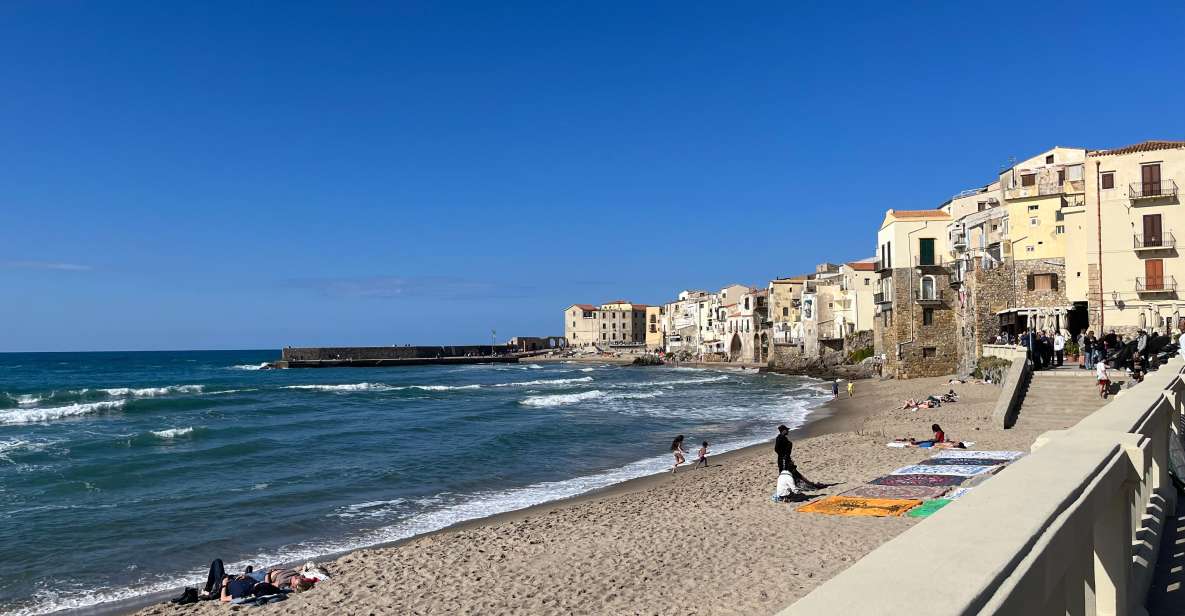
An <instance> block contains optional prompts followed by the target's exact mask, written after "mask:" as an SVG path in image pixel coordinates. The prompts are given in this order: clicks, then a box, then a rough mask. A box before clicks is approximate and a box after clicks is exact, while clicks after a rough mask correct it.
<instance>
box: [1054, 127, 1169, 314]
mask: <svg viewBox="0 0 1185 616" xmlns="http://www.w3.org/2000/svg"><path fill="white" fill-rule="evenodd" d="M1085 166H1086V169H1085V173H1084V191H1083V193H1084V196H1083V199H1082V201H1083V203H1082V204H1081V205H1080V206H1078V207H1077V208H1076V209H1074V210H1073V211H1071V212H1070V213H1068V214H1067V215H1066V219H1067V220H1066V225H1067V228H1068V229H1069V230H1072V231H1073V233H1072V236H1073V237H1072V239H1070V240H1069V241H1068V242H1067V264H1066V269H1067V273H1066V278H1067V279H1068V280H1067V282H1068V289H1067V293H1068V295H1069V297H1070V298H1071V299H1074V300H1079V301H1081V302H1082V303H1084V304H1085V305H1087V306H1088V307H1089V322H1090V327H1091V328H1093V329H1095V330H1098V331H1099V332H1100V333H1101V332H1102V331H1111V330H1114V331H1116V332H1120V333H1131V332H1134V331H1136V330H1138V329H1147V328H1154V329H1157V330H1160V331H1163V330H1164V329H1165V328H1171V329H1175V330H1180V329H1182V328H1185V321H1183V319H1185V301H1183V300H1182V298H1181V295H1180V285H1181V283H1182V282H1185V261H1182V259H1181V257H1180V252H1179V247H1178V245H1177V240H1178V237H1177V234H1185V210H1182V209H1181V195H1180V187H1181V185H1182V183H1185V141H1145V142H1143V143H1137V144H1133V145H1129V146H1125V147H1120V148H1114V149H1109V150H1092V151H1090V152H1088V153H1087V155H1086V162H1085ZM1100 220H1101V227H1100V224H1099V221H1100ZM1183 237H1185V236H1183ZM1100 255H1101V256H1100Z"/></svg>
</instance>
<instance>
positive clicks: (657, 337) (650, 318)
mask: <svg viewBox="0 0 1185 616" xmlns="http://www.w3.org/2000/svg"><path fill="white" fill-rule="evenodd" d="M665 314H666V307H665V306H647V307H646V350H647V351H661V350H663V348H664V342H665V341H664V335H663V334H664V333H665V332H664V329H663V316H664V315H665Z"/></svg>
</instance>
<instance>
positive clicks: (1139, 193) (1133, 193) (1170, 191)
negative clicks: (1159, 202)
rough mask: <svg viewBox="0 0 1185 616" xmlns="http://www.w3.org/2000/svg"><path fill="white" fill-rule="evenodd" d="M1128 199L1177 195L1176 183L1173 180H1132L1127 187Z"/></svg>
mask: <svg viewBox="0 0 1185 616" xmlns="http://www.w3.org/2000/svg"><path fill="white" fill-rule="evenodd" d="M1127 196H1128V197H1129V198H1130V199H1133V200H1137V199H1164V198H1171V197H1176V196H1177V183H1176V182H1175V181H1173V180H1160V181H1159V182H1132V183H1131V184H1130V185H1128V187H1127Z"/></svg>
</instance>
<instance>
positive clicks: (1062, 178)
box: [1057, 169, 1066, 186]
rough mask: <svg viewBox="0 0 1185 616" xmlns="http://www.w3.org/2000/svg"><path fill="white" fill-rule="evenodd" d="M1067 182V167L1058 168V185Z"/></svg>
mask: <svg viewBox="0 0 1185 616" xmlns="http://www.w3.org/2000/svg"><path fill="white" fill-rule="evenodd" d="M1065 183H1066V170H1065V169H1058V170H1057V185H1058V186H1061V185H1062V184H1065Z"/></svg>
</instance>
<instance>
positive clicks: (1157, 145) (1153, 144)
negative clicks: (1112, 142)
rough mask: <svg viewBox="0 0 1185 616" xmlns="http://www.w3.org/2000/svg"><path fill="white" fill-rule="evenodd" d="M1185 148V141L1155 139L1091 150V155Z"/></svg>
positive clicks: (1112, 154)
mask: <svg viewBox="0 0 1185 616" xmlns="http://www.w3.org/2000/svg"><path fill="white" fill-rule="evenodd" d="M1182 148H1185V141H1155V140H1149V141H1144V142H1141V143H1133V144H1132V145H1125V146H1123V147H1121V148H1112V149H1110V150H1091V151H1090V152H1089V155H1090V156H1114V155H1117V154H1134V153H1136V152H1152V151H1154V150H1179V149H1182Z"/></svg>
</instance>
